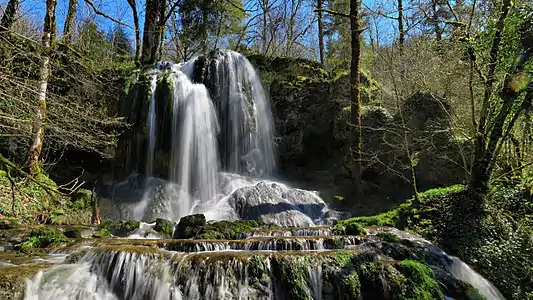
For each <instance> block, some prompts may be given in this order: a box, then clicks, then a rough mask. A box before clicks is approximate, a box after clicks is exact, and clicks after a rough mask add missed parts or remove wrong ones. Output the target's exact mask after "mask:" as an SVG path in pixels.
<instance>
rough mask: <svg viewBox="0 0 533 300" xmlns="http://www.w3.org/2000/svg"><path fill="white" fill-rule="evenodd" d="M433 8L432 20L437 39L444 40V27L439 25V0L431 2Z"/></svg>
mask: <svg viewBox="0 0 533 300" xmlns="http://www.w3.org/2000/svg"><path fill="white" fill-rule="evenodd" d="M431 8H432V10H433V16H432V22H433V28H434V30H435V39H436V40H437V41H441V40H442V29H441V28H440V25H439V12H438V9H437V1H435V0H433V1H432V3H431Z"/></svg>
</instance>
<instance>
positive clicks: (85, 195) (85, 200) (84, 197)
mask: <svg viewBox="0 0 533 300" xmlns="http://www.w3.org/2000/svg"><path fill="white" fill-rule="evenodd" d="M70 201H71V202H72V209H74V210H85V209H88V208H91V201H92V192H91V191H89V190H86V189H79V190H77V191H76V192H75V193H73V194H72V195H71V196H70Z"/></svg>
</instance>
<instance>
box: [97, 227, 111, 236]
mask: <svg viewBox="0 0 533 300" xmlns="http://www.w3.org/2000/svg"><path fill="white" fill-rule="evenodd" d="M110 236H111V232H109V230H107V229H105V228H102V229H100V230H98V231H97V232H95V233H93V237H94V238H105V237H110Z"/></svg>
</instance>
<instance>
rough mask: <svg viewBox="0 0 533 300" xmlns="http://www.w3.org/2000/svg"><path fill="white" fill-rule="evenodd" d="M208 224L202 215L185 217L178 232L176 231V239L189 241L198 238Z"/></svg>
mask: <svg viewBox="0 0 533 300" xmlns="http://www.w3.org/2000/svg"><path fill="white" fill-rule="evenodd" d="M206 223H207V221H206V219H205V216H204V215H202V214H195V215H190V216H185V217H183V218H181V219H180V221H179V223H178V225H177V226H176V230H175V231H174V236H173V237H172V238H174V239H189V238H193V237H195V236H197V235H198V234H199V233H201V231H202V230H203V228H204V227H205V224H206Z"/></svg>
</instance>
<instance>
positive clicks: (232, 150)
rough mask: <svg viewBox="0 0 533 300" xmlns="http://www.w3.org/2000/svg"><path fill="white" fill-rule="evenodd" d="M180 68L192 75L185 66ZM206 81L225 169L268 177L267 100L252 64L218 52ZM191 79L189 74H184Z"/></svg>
mask: <svg viewBox="0 0 533 300" xmlns="http://www.w3.org/2000/svg"><path fill="white" fill-rule="evenodd" d="M187 66H189V67H185V68H184V69H186V71H188V72H192V70H193V68H191V67H190V64H188V65H187ZM210 67H213V69H214V71H212V72H211V74H209V75H210V76H209V78H208V80H209V81H210V85H212V88H213V89H214V91H211V92H212V94H214V95H215V99H214V100H215V101H216V106H217V108H218V113H219V116H220V122H221V124H220V125H221V127H222V139H221V143H220V147H221V149H220V150H221V155H222V160H223V164H224V167H225V170H227V171H230V172H235V173H241V174H243V173H244V174H253V175H256V176H257V175H268V174H270V173H271V172H272V171H273V170H274V168H275V158H274V146H273V138H274V135H273V125H272V124H273V118H272V113H271V108H270V101H269V99H268V96H267V94H266V92H265V90H264V89H263V86H262V84H261V80H260V78H259V76H258V74H257V72H256V71H255V70H254V68H253V66H252V64H251V63H250V62H249V61H248V60H247V59H246V58H245V57H244V56H243V55H241V54H239V53H237V52H233V51H225V52H223V53H219V54H218V56H217V57H216V59H215V61H214V66H212V65H211V66H210ZM188 75H189V76H192V74H191V73H188Z"/></svg>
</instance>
